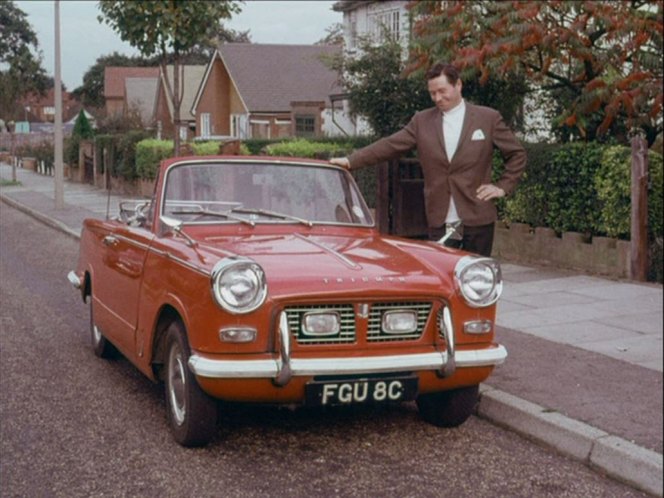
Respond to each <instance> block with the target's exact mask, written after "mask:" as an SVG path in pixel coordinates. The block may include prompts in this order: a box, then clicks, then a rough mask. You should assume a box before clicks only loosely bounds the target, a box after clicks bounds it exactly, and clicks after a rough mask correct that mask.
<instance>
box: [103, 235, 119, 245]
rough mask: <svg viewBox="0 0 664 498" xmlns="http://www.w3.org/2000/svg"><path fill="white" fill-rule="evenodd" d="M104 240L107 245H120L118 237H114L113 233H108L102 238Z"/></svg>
mask: <svg viewBox="0 0 664 498" xmlns="http://www.w3.org/2000/svg"><path fill="white" fill-rule="evenodd" d="M102 242H103V244H104V245H105V246H108V247H115V246H117V245H118V238H117V237H114V236H113V235H107V236H106V237H104V238H103V239H102Z"/></svg>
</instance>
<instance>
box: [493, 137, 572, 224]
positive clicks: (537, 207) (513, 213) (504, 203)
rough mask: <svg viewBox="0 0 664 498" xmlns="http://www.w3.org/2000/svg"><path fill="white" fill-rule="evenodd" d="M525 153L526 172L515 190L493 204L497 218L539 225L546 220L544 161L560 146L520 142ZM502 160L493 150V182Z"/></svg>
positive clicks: (545, 174)
mask: <svg viewBox="0 0 664 498" xmlns="http://www.w3.org/2000/svg"><path fill="white" fill-rule="evenodd" d="M524 147H525V148H526V153H527V154H528V163H527V166H526V171H525V172H524V174H523V176H522V177H521V181H520V182H519V184H518V186H517V188H516V190H515V191H514V192H513V194H512V195H511V196H509V197H507V198H506V199H500V200H499V202H498V203H497V206H498V213H499V217H500V218H501V219H503V220H504V221H506V222H508V223H526V224H528V225H531V226H533V227H543V226H546V223H547V213H548V207H547V201H548V196H547V190H548V187H547V182H548V176H547V164H548V163H549V162H550V160H551V157H552V156H553V155H554V154H555V153H556V152H557V151H558V150H559V149H560V148H561V146H560V145H555V144H524ZM503 169H504V168H503V166H502V159H501V158H500V155H499V154H498V153H496V156H495V159H494V177H493V180H494V181H497V180H498V178H500V176H501V175H502V173H503Z"/></svg>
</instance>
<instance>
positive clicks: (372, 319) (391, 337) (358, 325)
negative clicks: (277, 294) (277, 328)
mask: <svg viewBox="0 0 664 498" xmlns="http://www.w3.org/2000/svg"><path fill="white" fill-rule="evenodd" d="M360 306H362V305H357V309H356V306H354V305H353V304H330V305H326V304H315V305H300V306H288V307H286V308H285V310H284V311H285V312H286V316H287V318H288V326H289V328H290V331H291V334H292V336H293V338H294V339H295V340H296V341H297V343H298V344H300V345H315V344H352V343H354V342H357V340H358V337H365V338H366V341H367V342H370V343H381V342H395V341H414V340H418V339H419V338H420V337H421V336H422V334H423V332H424V328H425V326H426V323H427V320H428V318H429V315H430V314H431V309H432V303H430V302H388V303H384V302H383V303H369V305H368V306H369V313H368V317H367V316H362V313H361V312H360ZM397 310H414V311H416V312H417V330H415V331H413V332H410V333H405V334H386V333H385V332H383V330H382V328H381V323H382V317H383V313H385V312H386V311H397ZM320 311H335V312H336V313H338V314H339V317H340V319H341V328H340V331H339V333H338V334H335V335H333V336H325V337H311V336H307V335H305V334H304V333H303V332H302V319H303V317H304V315H305V314H306V313H310V312H320Z"/></svg>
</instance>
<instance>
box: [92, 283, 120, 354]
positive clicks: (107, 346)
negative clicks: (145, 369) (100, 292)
mask: <svg viewBox="0 0 664 498" xmlns="http://www.w3.org/2000/svg"><path fill="white" fill-rule="evenodd" d="M88 307H89V308H90V342H91V343H92V351H94V353H95V355H96V356H98V357H99V358H113V357H114V356H115V355H116V354H117V350H116V349H115V346H113V344H111V343H110V342H108V339H106V338H105V337H104V336H103V335H102V333H101V330H99V327H97V325H96V324H95V317H94V310H93V304H92V294H90V295H89V296H88Z"/></svg>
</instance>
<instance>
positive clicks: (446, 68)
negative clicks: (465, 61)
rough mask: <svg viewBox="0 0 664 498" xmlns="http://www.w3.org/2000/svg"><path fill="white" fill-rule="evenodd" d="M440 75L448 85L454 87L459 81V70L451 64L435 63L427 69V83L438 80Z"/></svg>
mask: <svg viewBox="0 0 664 498" xmlns="http://www.w3.org/2000/svg"><path fill="white" fill-rule="evenodd" d="M441 74H444V75H445V77H446V78H447V81H448V82H449V84H450V85H456V82H457V81H459V77H460V76H459V70H458V69H457V68H456V67H454V66H453V65H452V64H447V63H445V62H436V63H435V64H434V65H433V66H431V67H430V68H429V70H428V71H427V74H426V76H427V81H429V80H432V79H434V78H438V76H440V75H441Z"/></svg>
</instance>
